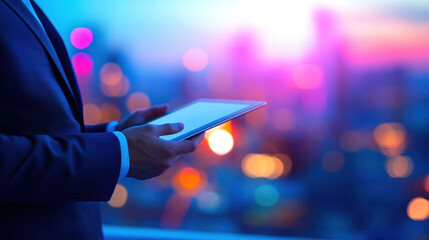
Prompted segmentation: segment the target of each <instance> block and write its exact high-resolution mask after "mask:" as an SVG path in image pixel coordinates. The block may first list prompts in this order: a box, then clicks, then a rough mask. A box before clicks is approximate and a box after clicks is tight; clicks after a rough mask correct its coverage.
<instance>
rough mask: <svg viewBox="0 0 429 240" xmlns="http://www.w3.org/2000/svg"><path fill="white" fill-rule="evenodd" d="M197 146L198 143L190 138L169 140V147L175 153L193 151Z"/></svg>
mask: <svg viewBox="0 0 429 240" xmlns="http://www.w3.org/2000/svg"><path fill="white" fill-rule="evenodd" d="M197 146H198V144H197V143H195V142H193V141H191V140H182V141H178V142H171V148H172V149H174V152H175V154H176V155H180V154H186V153H191V152H193V151H195V149H196V148H197Z"/></svg>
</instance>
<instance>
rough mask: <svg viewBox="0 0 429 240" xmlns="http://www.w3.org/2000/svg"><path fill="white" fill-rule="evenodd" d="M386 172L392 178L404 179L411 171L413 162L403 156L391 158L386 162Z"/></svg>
mask: <svg viewBox="0 0 429 240" xmlns="http://www.w3.org/2000/svg"><path fill="white" fill-rule="evenodd" d="M386 171H387V173H388V174H389V176H390V177H392V178H406V177H408V176H409V175H410V174H411V172H412V171H413V162H412V161H411V159H410V158H409V157H405V156H395V157H391V158H389V159H388V160H387V162H386Z"/></svg>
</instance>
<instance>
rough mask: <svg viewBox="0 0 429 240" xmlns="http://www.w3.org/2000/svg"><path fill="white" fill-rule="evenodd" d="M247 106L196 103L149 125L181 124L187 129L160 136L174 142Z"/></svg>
mask: <svg viewBox="0 0 429 240" xmlns="http://www.w3.org/2000/svg"><path fill="white" fill-rule="evenodd" d="M247 106H249V105H247V104H239V103H223V102H195V103H193V104H190V105H187V106H185V107H183V108H180V109H179V110H177V111H174V112H171V113H169V114H167V115H165V116H162V117H160V118H158V119H155V120H153V121H151V122H149V123H148V124H155V125H160V124H165V123H176V122H181V123H183V124H184V125H185V128H184V129H183V130H182V131H181V132H179V133H176V134H172V135H165V136H160V138H162V139H164V140H173V139H175V138H177V137H179V136H182V135H186V134H189V133H190V132H192V131H194V130H195V129H198V128H201V127H204V126H205V125H207V124H210V123H211V122H213V121H214V120H217V119H221V118H223V117H225V116H228V115H230V114H233V113H235V112H237V111H239V110H241V109H244V108H246V107H247Z"/></svg>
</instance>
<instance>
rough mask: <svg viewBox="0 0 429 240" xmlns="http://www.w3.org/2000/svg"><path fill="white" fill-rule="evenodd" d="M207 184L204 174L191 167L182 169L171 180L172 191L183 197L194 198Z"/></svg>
mask: <svg viewBox="0 0 429 240" xmlns="http://www.w3.org/2000/svg"><path fill="white" fill-rule="evenodd" d="M206 184H207V179H206V177H205V174H204V173H202V172H200V171H198V170H196V169H195V168H191V167H184V168H182V169H180V170H179V171H178V173H177V174H176V175H175V176H174V178H173V186H174V189H175V190H176V191H177V192H178V193H179V194H180V195H183V196H194V195H195V194H197V193H198V192H200V191H201V190H202V189H204V187H205V186H206Z"/></svg>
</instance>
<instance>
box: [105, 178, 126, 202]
mask: <svg viewBox="0 0 429 240" xmlns="http://www.w3.org/2000/svg"><path fill="white" fill-rule="evenodd" d="M127 198H128V191H127V189H126V188H125V187H124V186H123V185H122V184H119V183H118V184H116V187H115V190H114V191H113V194H112V197H111V198H110V200H109V201H108V202H107V203H108V204H109V205H110V206H112V207H114V208H120V207H123V206H124V205H125V203H126V202H127Z"/></svg>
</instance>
